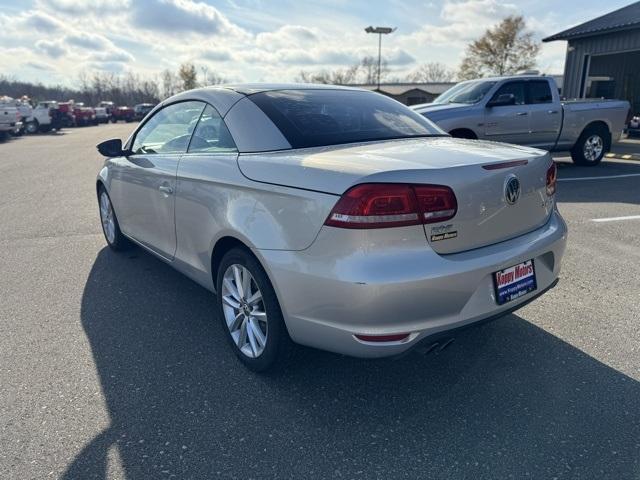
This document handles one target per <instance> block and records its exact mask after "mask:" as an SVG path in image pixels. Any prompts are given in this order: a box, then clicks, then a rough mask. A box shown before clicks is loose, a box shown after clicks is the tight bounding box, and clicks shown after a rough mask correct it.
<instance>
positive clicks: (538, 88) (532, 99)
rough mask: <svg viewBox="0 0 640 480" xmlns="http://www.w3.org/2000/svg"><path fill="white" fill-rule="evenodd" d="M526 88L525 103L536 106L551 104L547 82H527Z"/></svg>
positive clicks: (551, 98)
mask: <svg viewBox="0 0 640 480" xmlns="http://www.w3.org/2000/svg"><path fill="white" fill-rule="evenodd" d="M527 88H528V90H529V98H528V101H527V103H531V104H538V103H551V102H553V96H552V95H551V88H550V87H549V82H547V81H544V80H532V81H530V82H528V85H527Z"/></svg>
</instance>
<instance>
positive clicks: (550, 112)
mask: <svg viewBox="0 0 640 480" xmlns="http://www.w3.org/2000/svg"><path fill="white" fill-rule="evenodd" d="M547 113H548V114H549V115H553V114H554V113H558V110H547Z"/></svg>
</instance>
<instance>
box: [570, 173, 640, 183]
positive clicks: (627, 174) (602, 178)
mask: <svg viewBox="0 0 640 480" xmlns="http://www.w3.org/2000/svg"><path fill="white" fill-rule="evenodd" d="M629 177H640V173H626V174H624V175H606V176H604V177H573V178H559V179H558V182H581V181H583V180H609V179H612V178H629Z"/></svg>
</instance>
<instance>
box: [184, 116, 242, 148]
mask: <svg viewBox="0 0 640 480" xmlns="http://www.w3.org/2000/svg"><path fill="white" fill-rule="evenodd" d="M237 151H238V149H237V148H236V144H235V142H234V141H233V137H231V134H230V133H229V129H228V128H227V126H226V125H225V123H224V120H223V119H222V117H220V114H219V113H218V112H217V111H216V109H215V108H213V107H212V106H211V105H207V106H206V107H205V109H204V111H203V112H202V116H201V117H200V121H199V122H198V126H197V127H196V129H195V131H194V132H193V138H192V139H191V143H190V144H189V153H217V152H237Z"/></svg>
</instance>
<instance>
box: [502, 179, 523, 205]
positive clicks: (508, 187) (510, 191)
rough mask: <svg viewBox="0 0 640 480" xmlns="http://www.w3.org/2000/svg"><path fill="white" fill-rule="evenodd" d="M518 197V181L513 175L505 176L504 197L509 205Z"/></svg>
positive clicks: (513, 203)
mask: <svg viewBox="0 0 640 480" xmlns="http://www.w3.org/2000/svg"><path fill="white" fill-rule="evenodd" d="M519 198H520V181H519V180H518V178H517V177H516V176H515V175H511V176H510V177H508V178H507V182H506V183H505V186H504V199H505V200H506V201H507V203H508V204H509V205H515V203H516V202H517V201H518V199H519Z"/></svg>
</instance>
